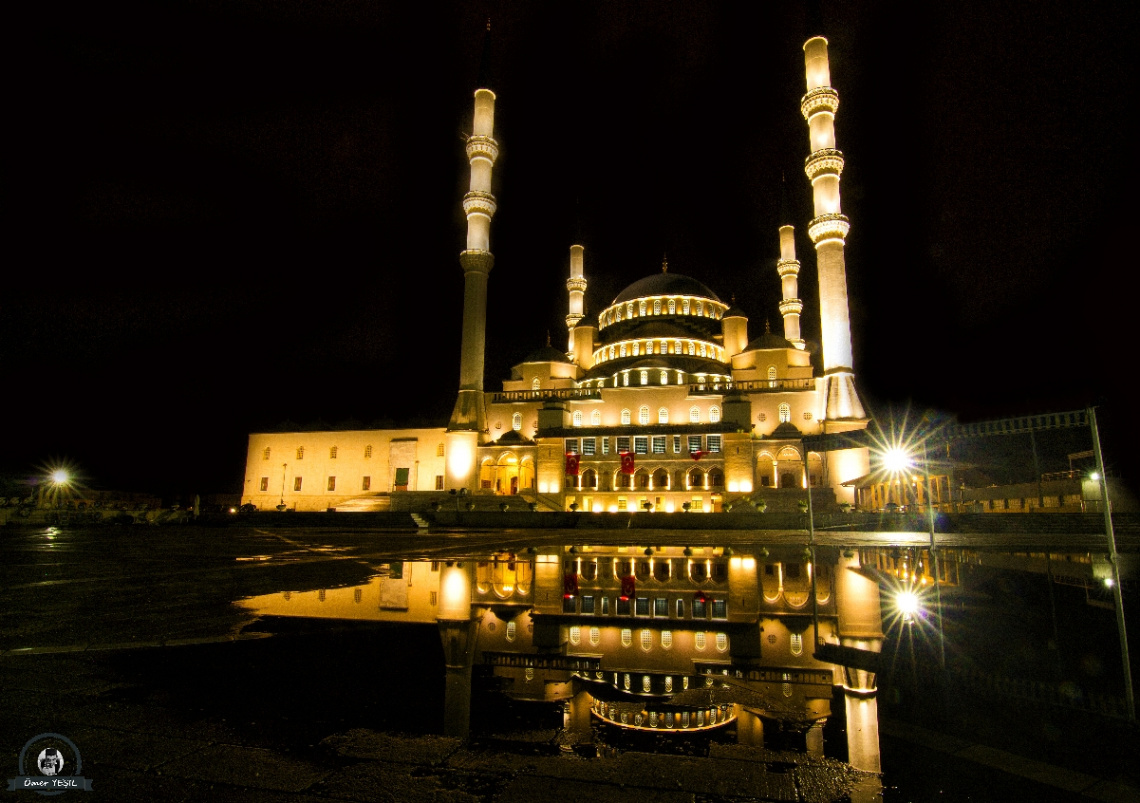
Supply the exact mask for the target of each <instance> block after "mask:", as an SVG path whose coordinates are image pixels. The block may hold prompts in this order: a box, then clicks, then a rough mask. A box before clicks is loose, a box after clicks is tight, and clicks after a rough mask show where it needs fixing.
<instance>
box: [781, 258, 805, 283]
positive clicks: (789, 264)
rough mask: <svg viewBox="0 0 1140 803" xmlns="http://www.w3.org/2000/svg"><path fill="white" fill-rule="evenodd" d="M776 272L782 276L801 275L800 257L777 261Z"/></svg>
mask: <svg viewBox="0 0 1140 803" xmlns="http://www.w3.org/2000/svg"><path fill="white" fill-rule="evenodd" d="M776 272H777V273H778V274H780V278H781V279H782V278H784V277H785V276H799V275H800V261H799V260H798V259H781V260H780V261H779V262H777V263H776Z"/></svg>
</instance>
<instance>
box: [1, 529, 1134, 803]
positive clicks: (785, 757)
mask: <svg viewBox="0 0 1140 803" xmlns="http://www.w3.org/2000/svg"><path fill="white" fill-rule="evenodd" d="M511 537H513V536H510V535H509V534H503V533H483V534H474V535H472V536H468V537H464V538H462V539H460V537H458V536H456V535H455V534H446V533H444V534H434V535H424V534H419V533H371V534H362V533H335V532H328V531H320V532H315V531H314V532H305V531H302V532H298V531H296V530H290V531H289V532H282V533H275V532H272V531H270V530H266V529H262V530H258V529H256V528H227V529H210V528H194V527H177V528H173V527H171V528H145V527H141V528H140V527H128V528H99V529H96V530H58V531H48V530H44V529H38V530H16V529H11V528H6V529H4V530H0V581H2V586H0V767H2V768H4V769H2V770H0V780H2V779H6V778H10V777H15V775H16V774H17V756H18V755H19V752H20V750H21V748H22V747H23V745H24V743H25V742H26V741H27V740H28V739H30V738H32V737H33V736H36V735H37V734H40V733H45V732H54V733H61V734H63V735H66V736H67V737H68V738H70V739H71V740H72V741H73V742H75V743H76V745H77V746H78V747H79V749H80V751H81V753H82V756H83V762H84V766H83V775H84V776H85V777H87V778H90V779H92V780H93V781H94V789H95V792H94V794H95V796H96V798H101V799H104V800H113V801H119V800H123V801H136V800H137V801H152V800H164V801H165V800H171V801H179V800H187V801H190V800H194V801H198V800H201V801H206V800H225V801H229V800H234V801H272V802H274V803H278V802H280V803H286V802H298V803H299V802H300V801H314V800H362V801H363V800H393V801H418V800H433V801H487V802H488V803H490V802H491V801H496V802H497V801H515V800H519V801H521V800H526V801H545V800H551V801H561V800H566V801H570V800H574V801H578V800H582V799H595V800H598V801H608V800H638V801H640V800H644V799H648V798H651V799H654V800H663V801H691V802H693V803H717V802H718V801H757V800H769V801H784V800H810V801H830V800H842V799H848V798H849V799H852V800H874V799H876V796H877V794H878V793H877V790H878V789H879V788H880V781H879V779H878V778H867V777H866V776H860V775H858V774H856V773H853V772H851V771H850V770H849V769H848V768H847V767H846V766H845V765H843V764H841V763H839V762H837V761H834V760H827V759H809V758H808V757H806V756H804V755H802V754H796V753H790V752H778V751H770V750H755V749H749V748H742V747H738V746H735V745H732V744H722V743H708V744H703V745H690V746H689V750H688V753H689V754H676V753H673V754H659V753H651V752H645V751H644V749H643V748H644V747H645V746H641V745H621V746H619V749H616V750H605V749H604V748H603V749H602V750H600V751H598V752H599V753H600V755H597V756H596V755H595V753H594V751H582V750H579V751H578V752H574V751H572V750H568V749H566V747H565V746H561V745H560V744H559V733H558V728H557V724H558V723H557V717H556V716H555V715H554V713H553V712H552V711H550V710H546V711H542V710H527V711H521V712H520V711H519V710H518V709H514V708H510V707H504V706H502V705H501V702H500V701H498V700H497V699H495V698H492V697H490V696H487V695H483V696H481V697H479V698H478V699H477V700H476V702H475V705H474V711H473V723H474V727H475V730H476V734H475V736H474V737H473V738H472V739H471V740H469V741H467V742H462V743H461V742H459V741H457V740H452V739H446V738H444V737H441V736H438V735H436V734H438V733H439V732H440V731H441V730H442V726H441V723H442V719H443V711H442V695H441V694H440V693H439V690H440V689H441V688H442V683H443V681H442V677H443V675H442V655H441V651H440V646H439V639H438V635H437V634H436V633H435V632H434V630H433V628H430V627H422V628H421V627H399V626H372V625H365V626H360V625H355V626H348V625H346V624H342V623H331V624H326V623H318V624H317V625H316V626H313V625H308V626H300V625H297V624H296V623H293V622H289V621H282V620H263V621H254V619H253V618H252V616H251V615H250V614H249V613H248V612H244V611H242V610H240V609H238V608H236V607H235V606H233V605H232V604H231V603H232V601H233V600H235V599H239V598H242V597H245V596H252V595H256V594H263V593H270V592H273V591H281V590H285V589H290V590H307V589H313V588H320V587H332V586H340V585H352V584H355V583H359V582H363V581H364V580H365V579H366V578H367V577H368V576H370V575H371V574H372V573H373V572H374V571H375V566H376V565H377V564H379V563H380V562H383V561H385V560H388V559H391V558H398V557H401V556H403V555H405V554H408V553H409V551H413V552H415V554H417V555H420V556H425V557H431V556H432V555H442V554H446V553H451V554H454V552H455V550H456V549H458V548H459V547H458V545H457V542H459V541H460V540H462V541H463V542H464V543H466V544H468V545H475V544H478V543H479V542H485V543H495V544H501V543H502V542H503V541H504V540H507V541H509V540H510V538H511ZM915 677H916V678H917V675H916V676H915ZM920 685H921V683H920ZM899 688H900V690H901V693H900V694H899V695H898V697H897V698H896V697H895V696H893V695H892V697H891V698H890V699H884V700H883V703H882V709H883V713H884V717H883V722H882V728H883V739H882V743H883V764H884V777H883V780H882V782H881V786H882V788H883V791H882V797H883V798H884V799H886V800H888V801H916V802H917V801H928V800H929V801H933V800H975V801H983V800H1014V799H1030V800H1036V801H1066V800H1080V799H1099V800H1137V799H1138V795H1137V792H1136V788H1137V784H1136V767H1137V766H1138V765H1140V756H1137V754H1136V745H1137V742H1138V740H1137V739H1136V735H1135V731H1134V730H1132V729H1129V728H1127V727H1124V726H1122V725H1120V724H1118V723H1116V722H1114V721H1109V720H1104V719H1100V720H1098V719H1095V718H1094V719H1092V720H1090V719H1089V718H1087V717H1077V718H1069V719H1066V718H1064V717H1061V718H1058V717H1057V716H1045V715H1044V714H1043V713H1041V712H1033V711H1027V709H1026V707H1025V706H1024V705H1023V704H1013V703H1010V704H1004V705H1003V704H999V703H996V702H994V701H993V700H988V701H985V702H984V704H983V703H978V702H976V701H972V700H965V699H955V700H953V701H952V702H953V705H952V706H951V708H952V711H950V712H947V711H945V710H942V711H940V712H935V713H936V718H932V715H931V713H930V712H929V711H927V710H926V709H924V708H923V707H922V706H920V705H917V704H916V702H915V695H910V696H908V695H907V693H906V692H907V689H906V687H905V684H899ZM919 696H921V695H919ZM1129 758H1132V759H1136V760H1134V761H1130V760H1129ZM0 794H3V795H4V796H5V799H25V800H28V799H37V798H34V797H31V794H30V793H26V792H23V793H9V792H3V793H0ZM68 794H70V795H72V796H75V795H81V796H82V795H83V793H81V792H74V793H68ZM65 799H66V798H65ZM81 799H82V798H81Z"/></svg>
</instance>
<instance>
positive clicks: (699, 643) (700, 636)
mask: <svg viewBox="0 0 1140 803" xmlns="http://www.w3.org/2000/svg"><path fill="white" fill-rule="evenodd" d="M693 641H694V643H695V645H696V648H697V649H698V650H703V649H704V648H705V634H704V633H695V634H694V635H693Z"/></svg>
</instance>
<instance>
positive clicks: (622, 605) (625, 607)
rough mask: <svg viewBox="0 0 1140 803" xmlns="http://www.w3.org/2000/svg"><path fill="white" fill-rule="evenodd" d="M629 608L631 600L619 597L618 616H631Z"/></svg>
mask: <svg viewBox="0 0 1140 803" xmlns="http://www.w3.org/2000/svg"><path fill="white" fill-rule="evenodd" d="M629 608H630V605H629V600H628V599H621V598H620V597H619V598H618V601H617V615H618V616H629Z"/></svg>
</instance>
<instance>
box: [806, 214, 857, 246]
mask: <svg viewBox="0 0 1140 803" xmlns="http://www.w3.org/2000/svg"><path fill="white" fill-rule="evenodd" d="M849 231H851V221H850V220H849V219H848V217H847V215H843V214H840V213H838V212H835V213H832V214H830V215H820V216H819V217H817V218H815V219H814V220H812V222H811V223H810V224H808V236H809V237H811V241H812V242H813V243H815V244H816V245H819V244H820V243H821V242H824V241H826V240H839V242H843V241H844V239H845V238H846V237H847V233H848V232H849Z"/></svg>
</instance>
